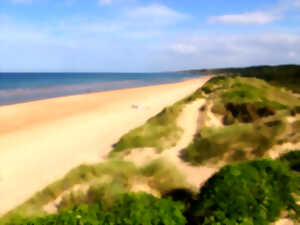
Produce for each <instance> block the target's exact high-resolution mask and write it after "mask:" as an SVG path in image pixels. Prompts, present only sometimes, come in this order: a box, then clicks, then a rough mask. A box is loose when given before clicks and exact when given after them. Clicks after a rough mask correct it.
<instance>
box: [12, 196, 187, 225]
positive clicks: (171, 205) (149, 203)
mask: <svg viewBox="0 0 300 225" xmlns="http://www.w3.org/2000/svg"><path fill="white" fill-rule="evenodd" d="M183 209H184V206H183V204H181V203H179V202H174V201H172V200H170V199H158V198H155V197H153V196H152V195H149V194H145V193H138V194H133V193H128V194H122V195H120V196H118V197H117V199H116V201H115V202H114V203H113V204H112V205H111V206H107V205H104V204H100V203H98V204H93V205H79V206H76V207H74V208H72V209H70V210H67V211H62V212H61V213H59V214H55V215H48V216H45V217H40V218H33V219H20V220H19V221H15V222H14V223H11V225H28V224H31V225H46V224H49V225H50V224H68V225H78V224H81V225H91V224H93V225H106V224H111V225H131V224H132V225H135V224H140V225H184V224H186V219H185V217H184V216H183V214H182V211H183Z"/></svg>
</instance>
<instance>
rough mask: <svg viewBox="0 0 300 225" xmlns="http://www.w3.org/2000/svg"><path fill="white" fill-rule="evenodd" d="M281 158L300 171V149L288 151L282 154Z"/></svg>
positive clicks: (293, 168)
mask: <svg viewBox="0 0 300 225" xmlns="http://www.w3.org/2000/svg"><path fill="white" fill-rule="evenodd" d="M280 160H282V161H284V162H286V163H288V165H289V167H290V168H291V169H292V170H295V171H298V172H300V150H295V151H292V152H288V153H286V154H284V155H282V156H281V157H280Z"/></svg>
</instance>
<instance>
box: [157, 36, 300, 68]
mask: <svg viewBox="0 0 300 225" xmlns="http://www.w3.org/2000/svg"><path fill="white" fill-rule="evenodd" d="M166 51H169V52H170V53H169V57H168V58H167V61H162V63H164V64H165V65H170V64H171V63H172V62H176V66H177V70H180V69H184V68H185V69H190V68H203V67H229V66H249V65H258V64H285V63H296V64H299V63H300V34H293V33H286V34H284V33H261V34H252V35H247V36H245V35H227V34H224V33H223V34H218V35H215V36H214V37H213V38H212V35H208V34H207V35H188V34H186V35H185V37H181V38H177V40H174V41H173V42H171V44H169V47H167V48H166ZM174 53H175V54H174ZM187 54H189V55H188V57H186V55H187ZM165 58H166V57H165ZM165 69H166V70H167V69H170V68H165Z"/></svg>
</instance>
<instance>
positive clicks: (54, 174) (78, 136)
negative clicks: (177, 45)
mask: <svg viewBox="0 0 300 225" xmlns="http://www.w3.org/2000/svg"><path fill="white" fill-rule="evenodd" d="M208 79H209V77H205V78H199V79H193V80H187V81H184V82H180V83H176V84H166V85H157V86H150V87H142V88H133V89H126V90H117V91H108V92H101V93H93V94H85V95H77V96H69V97H61V98H55V99H48V100H42V101H35V102H30V103H24V104H17V105H11V106H3V107H0V124H1V126H0V198H1V201H0V213H5V212H7V211H8V210H10V209H12V208H14V207H15V206H17V205H18V204H20V203H22V202H23V201H25V200H26V199H27V198H29V197H30V196H31V195H33V194H34V193H35V192H36V191H38V190H40V189H42V188H43V187H45V186H46V185H48V184H49V183H51V182H53V181H55V180H56V179H58V178H60V177H62V176H63V175H64V174H65V173H66V172H68V171H69V170H70V169H72V168H73V167H76V166H78V165H79V164H82V163H94V162H99V161H101V160H103V158H104V157H105V156H106V155H107V153H108V152H109V151H110V150H111V146H112V145H113V144H114V143H115V142H116V141H117V140H118V139H119V138H120V137H121V136H122V135H123V134H124V133H126V132H128V131H129V130H131V129H133V128H135V127H137V126H139V125H142V124H143V123H144V122H145V121H146V120H147V119H149V118H150V117H151V116H154V115H155V114H157V113H158V112H160V111H161V110H162V109H163V108H164V107H165V106H167V105H170V104H173V103H174V102H176V101H178V100H179V99H182V98H184V97H185V96H187V95H188V94H191V93H192V92H193V91H195V90H196V89H197V88H199V87H200V86H201V85H203V84H204V83H205V82H206V81H207V80H208ZM133 106H135V107H133ZM136 106H139V107H136Z"/></svg>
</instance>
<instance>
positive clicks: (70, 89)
mask: <svg viewBox="0 0 300 225" xmlns="http://www.w3.org/2000/svg"><path fill="white" fill-rule="evenodd" d="M199 76H201V75H193V74H185V73H0V105H10V104H17V103H22V102H28V101H35V100H41V99H47V98H54V97H60V96H68V95H76V94H83V93H91V92H100V91H108V90H117V89H124V88H134V87H142V86H149V85H155V84H166V83H175V82H179V81H182V80H184V79H188V78H195V77H199Z"/></svg>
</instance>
